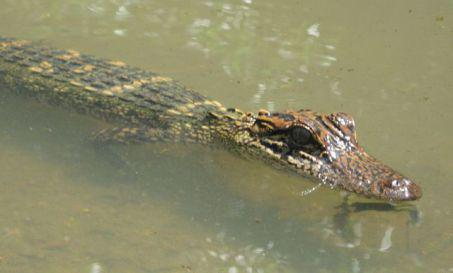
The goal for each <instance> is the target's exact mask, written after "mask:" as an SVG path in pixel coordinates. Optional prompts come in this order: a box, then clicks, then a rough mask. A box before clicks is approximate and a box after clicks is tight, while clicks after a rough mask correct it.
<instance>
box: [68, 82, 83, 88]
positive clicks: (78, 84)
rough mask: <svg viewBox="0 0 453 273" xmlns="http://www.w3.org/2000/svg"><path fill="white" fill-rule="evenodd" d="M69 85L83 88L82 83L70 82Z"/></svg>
mask: <svg viewBox="0 0 453 273" xmlns="http://www.w3.org/2000/svg"><path fill="white" fill-rule="evenodd" d="M69 83H70V84H72V85H74V86H77V87H80V86H83V84H82V83H81V82H77V81H70V82H69Z"/></svg>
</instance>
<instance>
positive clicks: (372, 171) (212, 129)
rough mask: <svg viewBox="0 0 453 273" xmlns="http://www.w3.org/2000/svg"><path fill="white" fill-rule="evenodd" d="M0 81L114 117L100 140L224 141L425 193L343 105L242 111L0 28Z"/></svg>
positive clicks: (335, 177)
mask: <svg viewBox="0 0 453 273" xmlns="http://www.w3.org/2000/svg"><path fill="white" fill-rule="evenodd" d="M0 84H1V85H3V88H1V90H11V91H13V92H17V93H19V94H21V95H26V96H29V97H33V98H36V99H38V100H40V101H43V102H46V103H48V104H52V105H57V106H59V107H66V108H71V109H74V110H76V111H78V112H81V113H86V114H91V115H94V116H96V117H100V118H103V119H106V120H108V121H111V122H113V123H116V124H119V125H120V126H119V127H116V128H112V129H108V130H105V131H103V132H101V133H99V134H98V136H97V138H98V139H99V140H105V141H107V140H112V139H114V140H115V141H120V142H131V141H132V142H149V141H158V140H159V141H175V142H176V141H182V142H198V143H203V144H208V143H214V144H220V145H222V146H224V147H226V148H227V149H230V150H234V151H238V152H240V153H241V154H244V155H248V156H252V157H253V158H255V159H258V160H261V161H265V162H270V163H272V165H278V166H284V167H286V168H289V169H291V170H293V171H295V172H297V173H299V174H302V175H308V176H311V177H314V178H316V179H318V180H319V181H320V183H322V184H324V185H326V186H329V187H331V188H335V189H341V190H346V191H349V192H354V193H357V194H360V195H363V196H367V197H374V198H378V199H384V200H392V201H405V200H416V199H418V198H420V197H421V195H422V194H421V189H420V187H419V186H418V185H417V184H415V183H414V182H412V181H410V180H409V179H408V178H405V177H404V176H403V175H401V174H400V173H398V172H396V171H394V170H393V169H391V168H390V167H388V166H386V165H384V164H382V163H380V162H379V161H377V160H376V159H375V158H373V157H371V156H370V155H368V154H367V153H366V152H365V151H364V150H363V148H362V147H361V146H359V144H358V143H357V139H356V132H355V124H354V120H353V119H352V117H351V116H350V115H348V114H345V113H332V114H324V113H317V112H314V111H311V110H298V111H293V110H289V111H285V112H276V113H269V112H268V111H265V110H261V111H259V113H257V114H256V115H255V114H252V113H244V112H242V111H240V110H238V109H234V108H228V109H227V108H225V107H224V106H222V105H221V104H220V103H219V102H217V101H214V100H210V99H208V98H206V97H205V96H203V95H200V94H198V93H196V92H194V91H192V90H190V89H188V88H186V87H184V86H183V85H181V84H179V83H178V82H176V81H174V80H172V79H170V78H167V77H162V76H159V75H158V74H155V73H152V72H149V71H144V70H141V69H137V68H133V67H130V66H127V65H126V64H124V63H122V62H119V61H108V60H102V59H99V58H95V57H92V56H89V55H84V54H80V53H79V52H77V51H74V50H59V49H54V48H50V47H47V46H43V45H40V44H38V43H33V42H29V41H24V40H17V39H11V38H2V37H0Z"/></svg>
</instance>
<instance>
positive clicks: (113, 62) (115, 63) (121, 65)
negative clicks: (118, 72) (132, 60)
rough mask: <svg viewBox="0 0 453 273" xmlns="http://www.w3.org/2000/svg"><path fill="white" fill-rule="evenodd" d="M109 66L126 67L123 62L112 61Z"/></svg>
mask: <svg viewBox="0 0 453 273" xmlns="http://www.w3.org/2000/svg"><path fill="white" fill-rule="evenodd" d="M109 64H111V65H114V66H118V67H125V66H126V64H125V63H124V62H122V61H110V62H109Z"/></svg>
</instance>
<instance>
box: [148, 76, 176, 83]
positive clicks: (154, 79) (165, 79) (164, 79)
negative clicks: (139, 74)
mask: <svg viewBox="0 0 453 273" xmlns="http://www.w3.org/2000/svg"><path fill="white" fill-rule="evenodd" d="M150 80H151V82H153V83H163V82H171V81H172V79H171V78H168V77H162V76H155V77H151V79H150Z"/></svg>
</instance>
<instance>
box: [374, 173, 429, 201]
mask: <svg viewBox="0 0 453 273" xmlns="http://www.w3.org/2000/svg"><path fill="white" fill-rule="evenodd" d="M378 184H380V185H381V189H376V191H378V192H382V195H383V196H386V197H387V199H390V200H398V201H411V200H417V199H419V198H420V197H422V189H421V188H420V186H418V185H417V184H416V183H415V182H412V181H411V180H409V179H407V178H405V177H393V178H390V179H386V180H384V181H382V182H381V183H378Z"/></svg>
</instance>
